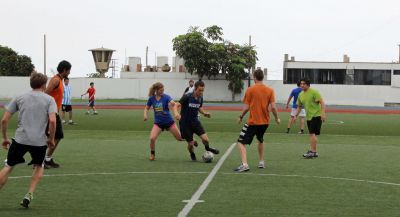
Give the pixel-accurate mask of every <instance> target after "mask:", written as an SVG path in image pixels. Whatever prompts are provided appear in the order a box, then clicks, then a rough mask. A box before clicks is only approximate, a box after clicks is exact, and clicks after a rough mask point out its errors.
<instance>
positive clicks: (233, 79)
mask: <svg viewBox="0 0 400 217" xmlns="http://www.w3.org/2000/svg"><path fill="white" fill-rule="evenodd" d="M241 49H242V47H241V46H240V45H238V44H229V45H228V56H229V57H228V59H229V63H228V64H227V73H226V75H225V77H226V79H227V80H228V81H229V84H228V89H229V90H230V91H231V92H232V101H235V94H237V93H241V92H242V90H243V79H244V78H246V72H245V70H244V69H245V67H246V58H244V56H243V55H242V53H241V52H240V51H241Z"/></svg>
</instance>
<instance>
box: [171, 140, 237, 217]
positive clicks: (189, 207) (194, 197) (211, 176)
mask: <svg viewBox="0 0 400 217" xmlns="http://www.w3.org/2000/svg"><path fill="white" fill-rule="evenodd" d="M235 145H236V143H233V144H232V145H231V146H230V147H229V148H228V150H226V152H225V153H224V155H222V157H221V158H220V159H219V161H218V163H217V164H216V165H215V166H214V168H213V169H212V170H211V172H210V174H209V175H208V176H207V178H206V179H205V180H204V181H203V183H202V184H201V185H200V187H199V188H198V189H197V191H196V192H195V193H194V194H193V195H192V198H190V200H184V201H183V202H187V203H186V205H185V207H183V209H182V210H181V212H180V213H179V214H178V217H185V216H187V215H188V214H189V212H190V210H192V208H193V207H194V205H196V203H199V202H201V200H199V198H200V196H201V195H202V194H203V192H204V191H205V190H206V189H207V187H208V185H209V184H210V183H211V181H212V180H213V179H214V176H215V175H216V174H217V172H218V170H219V169H220V168H221V166H222V164H223V163H224V161H225V160H226V158H227V157H228V156H229V154H230V153H231V152H232V150H233V148H234V147H235Z"/></svg>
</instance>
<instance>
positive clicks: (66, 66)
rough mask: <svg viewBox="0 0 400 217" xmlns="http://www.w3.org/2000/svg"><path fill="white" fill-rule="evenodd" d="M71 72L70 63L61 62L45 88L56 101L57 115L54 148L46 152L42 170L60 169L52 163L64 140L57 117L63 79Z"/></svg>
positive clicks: (57, 117) (62, 89) (57, 116)
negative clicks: (58, 147)
mask: <svg viewBox="0 0 400 217" xmlns="http://www.w3.org/2000/svg"><path fill="white" fill-rule="evenodd" d="M70 71H71V63H69V62H68V61H65V60H63V61H61V62H60V63H59V64H58V66H57V72H58V74H57V75H55V76H54V77H53V78H51V80H50V82H49V84H48V85H47V88H46V90H45V92H46V93H47V94H49V95H50V96H52V97H53V98H54V101H56V104H57V113H56V133H55V137H54V142H55V144H54V146H53V147H49V148H48V150H47V154H46V158H45V161H44V168H45V169H49V168H58V167H60V165H59V164H57V163H56V162H54V160H53V153H54V151H55V150H56V148H57V145H58V143H59V142H60V140H61V139H62V138H64V132H63V129H62V122H61V118H60V116H59V113H60V108H61V104H62V100H63V94H64V83H63V79H64V78H68V75H69V73H70Z"/></svg>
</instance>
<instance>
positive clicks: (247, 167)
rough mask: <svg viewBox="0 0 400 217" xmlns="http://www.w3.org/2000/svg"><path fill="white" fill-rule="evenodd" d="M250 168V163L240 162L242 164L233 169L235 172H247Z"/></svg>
mask: <svg viewBox="0 0 400 217" xmlns="http://www.w3.org/2000/svg"><path fill="white" fill-rule="evenodd" d="M249 170H250V167H249V165H246V166H245V165H243V164H240V166H239V167H238V168H236V169H233V171H235V172H238V173H241V172H247V171H249Z"/></svg>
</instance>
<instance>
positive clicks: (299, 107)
mask: <svg viewBox="0 0 400 217" xmlns="http://www.w3.org/2000/svg"><path fill="white" fill-rule="evenodd" d="M302 108H303V105H297V109H296V113H295V115H294V117H293V121H294V122H296V120H297V116H299V114H300V111H301V109H302Z"/></svg>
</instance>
